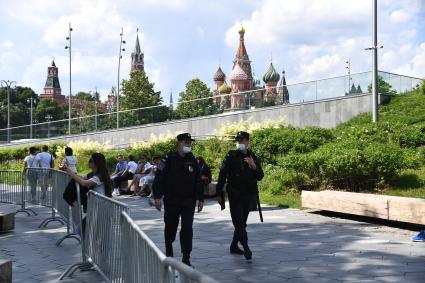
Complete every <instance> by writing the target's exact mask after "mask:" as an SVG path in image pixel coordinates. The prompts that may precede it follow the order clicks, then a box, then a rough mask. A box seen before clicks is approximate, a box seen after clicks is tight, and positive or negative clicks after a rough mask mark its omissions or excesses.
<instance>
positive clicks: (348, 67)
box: [345, 59, 351, 94]
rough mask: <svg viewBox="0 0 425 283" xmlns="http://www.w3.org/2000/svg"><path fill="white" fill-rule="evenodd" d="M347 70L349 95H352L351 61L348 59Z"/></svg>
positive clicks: (346, 62)
mask: <svg viewBox="0 0 425 283" xmlns="http://www.w3.org/2000/svg"><path fill="white" fill-rule="evenodd" d="M345 64H346V65H345V68H346V69H347V71H348V92H347V93H348V94H349V93H350V87H351V59H348V61H345Z"/></svg>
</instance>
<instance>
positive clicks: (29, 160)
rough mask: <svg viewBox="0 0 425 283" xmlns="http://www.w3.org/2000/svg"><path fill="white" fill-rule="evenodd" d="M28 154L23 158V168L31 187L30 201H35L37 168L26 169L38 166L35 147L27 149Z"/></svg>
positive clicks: (38, 160)
mask: <svg viewBox="0 0 425 283" xmlns="http://www.w3.org/2000/svg"><path fill="white" fill-rule="evenodd" d="M29 151H30V155H28V156H27V157H25V158H24V163H25V164H24V168H25V169H27V170H26V176H27V178H28V181H29V184H30V188H31V202H34V201H36V194H37V179H38V173H39V172H38V170H37V169H34V170H31V169H28V168H40V167H41V165H40V158H39V157H38V155H37V151H38V150H37V148H36V147H33V146H32V147H30V149H29Z"/></svg>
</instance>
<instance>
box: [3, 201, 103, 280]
mask: <svg viewBox="0 0 425 283" xmlns="http://www.w3.org/2000/svg"><path fill="white" fill-rule="evenodd" d="M16 208H17V207H16V206H9V205H0V212H14V211H15V210H16ZM32 208H33V209H34V210H35V211H36V212H37V213H38V215H37V216H26V214H23V213H20V214H18V215H16V218H15V231H14V232H10V233H4V234H0V259H8V260H13V271H12V272H13V274H12V276H13V282H14V283H15V282H16V283H36V282H57V279H58V278H59V276H60V275H61V274H62V273H63V271H64V270H65V269H66V268H67V267H68V266H70V265H71V264H74V263H77V262H80V261H81V245H79V244H78V242H77V241H76V240H74V239H66V240H65V241H64V242H63V243H62V245H61V246H60V247H57V246H56V245H55V243H56V241H57V240H58V239H60V238H61V237H62V236H64V235H65V232H66V229H65V228H64V226H62V225H60V224H59V223H57V222H52V223H50V224H49V225H48V226H47V228H43V229H40V228H38V225H40V223H41V222H42V221H43V220H44V219H46V218H47V217H49V216H50V214H49V209H47V208H41V207H32ZM60 282H64V283H74V282H87V283H95V282H102V280H101V277H100V276H99V275H98V274H97V273H95V272H93V271H88V272H78V271H77V272H75V273H74V276H73V279H67V280H64V281H60Z"/></svg>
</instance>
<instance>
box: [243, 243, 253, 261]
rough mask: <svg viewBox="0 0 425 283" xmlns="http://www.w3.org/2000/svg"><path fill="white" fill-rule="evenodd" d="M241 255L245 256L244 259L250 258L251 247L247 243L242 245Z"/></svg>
mask: <svg viewBox="0 0 425 283" xmlns="http://www.w3.org/2000/svg"><path fill="white" fill-rule="evenodd" d="M243 256H244V257H245V258H246V260H251V259H252V252H251V249H250V248H249V247H248V244H246V245H244V247H243Z"/></svg>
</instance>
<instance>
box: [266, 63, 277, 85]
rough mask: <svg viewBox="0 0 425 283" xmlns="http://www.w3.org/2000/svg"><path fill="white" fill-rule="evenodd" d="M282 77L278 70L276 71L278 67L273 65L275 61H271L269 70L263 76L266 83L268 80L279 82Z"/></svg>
mask: <svg viewBox="0 0 425 283" xmlns="http://www.w3.org/2000/svg"><path fill="white" fill-rule="evenodd" d="M279 79H280V75H279V73H278V72H276V69H275V68H274V67H273V63H272V62H270V66H269V69H268V70H267V72H266V73H265V74H264V76H263V81H264V82H265V83H268V82H276V83H277V82H278V81H279Z"/></svg>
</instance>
